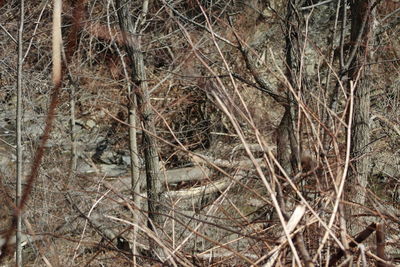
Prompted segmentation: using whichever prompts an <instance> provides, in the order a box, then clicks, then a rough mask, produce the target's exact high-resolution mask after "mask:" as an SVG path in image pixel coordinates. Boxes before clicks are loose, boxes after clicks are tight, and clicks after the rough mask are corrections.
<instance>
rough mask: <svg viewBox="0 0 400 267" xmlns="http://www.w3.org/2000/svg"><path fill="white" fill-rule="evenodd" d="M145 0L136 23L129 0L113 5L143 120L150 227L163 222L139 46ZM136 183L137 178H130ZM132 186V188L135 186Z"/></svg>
mask: <svg viewBox="0 0 400 267" xmlns="http://www.w3.org/2000/svg"><path fill="white" fill-rule="evenodd" d="M147 3H148V1H144V2H143V6H142V7H143V8H142V13H141V15H140V16H138V20H137V21H136V23H135V25H134V24H133V23H132V17H131V16H130V15H129V11H130V6H131V1H129V0H117V1H116V7H117V10H118V11H117V13H118V19H119V24H120V28H121V31H122V34H123V39H124V42H125V49H126V51H127V54H128V57H129V59H130V62H131V80H132V82H133V91H134V92H135V93H136V98H137V102H138V108H139V112H138V113H139V116H140V120H141V123H142V129H143V131H142V134H143V143H144V144H143V145H144V146H143V150H144V160H145V166H146V184H147V197H148V212H149V222H148V224H149V227H150V228H151V229H153V230H155V229H154V226H157V225H158V224H160V223H161V222H162V220H161V216H160V212H159V209H160V191H161V180H160V163H159V159H158V153H157V143H156V140H155V139H154V135H155V133H156V130H155V126H154V113H153V111H152V108H151V105H150V95H149V91H148V84H147V77H146V71H145V66H144V61H143V52H142V46H141V34H142V33H141V30H140V28H141V25H143V22H144V18H145V14H146V12H147V11H146V8H147ZM133 184H134V185H135V186H139V185H140V182H137V183H135V182H133ZM134 190H135V189H134Z"/></svg>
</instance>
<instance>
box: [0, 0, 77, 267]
mask: <svg viewBox="0 0 400 267" xmlns="http://www.w3.org/2000/svg"><path fill="white" fill-rule="evenodd" d="M81 3H83V1H82V0H78V1H75V2H74V12H73V14H74V16H76V17H74V18H73V20H74V25H80V24H81V19H82V16H80V14H82V13H81V10H79V9H82V8H83V4H81ZM72 33H73V34H74V31H72ZM53 34H54V32H53ZM74 36H75V38H77V34H74ZM60 43H61V42H60ZM74 44H76V42H70V43H69V44H68V45H67V47H66V51H67V59H66V60H67V62H68V61H69V59H70V58H71V56H72V55H73V53H74V49H75V48H76V45H74ZM71 46H72V47H71ZM54 64H57V63H56V62H54ZM58 64H59V65H60V66H56V69H58V70H59V73H55V74H53V77H54V80H53V83H54V87H53V90H52V91H53V92H52V94H51V100H50V106H49V110H48V113H47V117H46V121H45V128H44V131H43V135H42V137H41V139H40V142H39V146H38V148H37V150H36V152H35V154H34V157H33V161H32V164H31V171H30V174H29V176H28V178H27V183H26V186H25V188H24V191H23V194H22V197H21V200H20V204H19V205H18V207H16V208H15V212H14V216H13V220H12V224H11V226H10V228H9V229H8V230H7V231H6V233H5V235H4V240H5V243H4V245H3V247H2V248H1V255H0V262H1V261H2V260H4V257H5V256H6V254H7V253H6V252H7V250H8V246H9V243H10V240H11V237H12V236H13V235H14V234H15V230H16V224H17V218H18V217H19V216H20V214H21V213H22V211H23V209H24V208H25V206H26V203H27V201H28V199H29V196H30V193H31V191H32V187H33V184H34V182H35V180H36V178H37V176H38V174H39V167H40V164H41V162H42V160H43V156H44V151H45V147H46V144H47V142H48V140H49V139H50V134H51V130H52V128H53V123H54V118H55V115H56V109H57V106H58V98H59V94H60V89H61V86H62V81H63V77H64V72H65V71H64V70H65V68H64V69H61V62H59V63H58Z"/></svg>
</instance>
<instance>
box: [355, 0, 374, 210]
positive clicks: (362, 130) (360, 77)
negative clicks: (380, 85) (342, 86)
mask: <svg viewBox="0 0 400 267" xmlns="http://www.w3.org/2000/svg"><path fill="white" fill-rule="evenodd" d="M372 2H373V1H371V0H369V1H364V0H355V1H352V3H351V16H352V23H351V36H350V39H351V44H352V45H353V47H352V52H351V53H350V57H352V54H354V55H355V56H354V59H353V61H352V63H351V64H350V80H352V81H353V82H356V81H357V86H356V88H355V92H354V110H353V128H352V138H351V144H352V146H351V156H352V158H353V160H354V162H353V168H352V172H351V173H350V174H351V183H352V184H355V185H356V187H353V188H356V190H355V191H354V190H352V194H351V195H352V200H353V201H355V202H357V203H359V204H364V203H365V187H366V186H367V183H368V181H367V178H368V173H369V156H368V152H369V149H368V145H369V142H370V133H369V118H370V79H369V77H368V69H369V66H367V65H366V63H367V61H368V58H369V57H370V51H369V49H368V45H369V40H370V39H371V34H372V15H371V6H372ZM353 51H354V53H353ZM354 193H356V194H355V198H354V197H353V196H354Z"/></svg>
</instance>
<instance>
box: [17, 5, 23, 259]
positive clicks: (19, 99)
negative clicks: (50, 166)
mask: <svg viewBox="0 0 400 267" xmlns="http://www.w3.org/2000/svg"><path fill="white" fill-rule="evenodd" d="M24 13H25V1H24V0H21V6H20V21H19V23H20V25H19V29H18V59H17V60H18V69H17V75H18V78H17V107H16V108H17V110H16V114H17V116H16V121H17V125H16V126H17V129H16V145H17V173H16V174H17V175H16V184H17V185H16V192H15V195H16V199H15V204H16V205H17V206H19V205H20V200H21V193H22V175H23V174H22V160H23V158H22V152H23V145H22V108H23V107H22V65H23V58H22V53H23V52H22V50H23V38H22V37H23V36H22V34H23V31H24ZM16 220H17V221H16V224H17V225H16V236H15V239H16V240H15V241H16V242H15V243H16V244H15V245H16V255H15V260H16V266H22V240H21V239H22V236H21V229H22V220H21V216H20V214H17V218H16Z"/></svg>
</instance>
